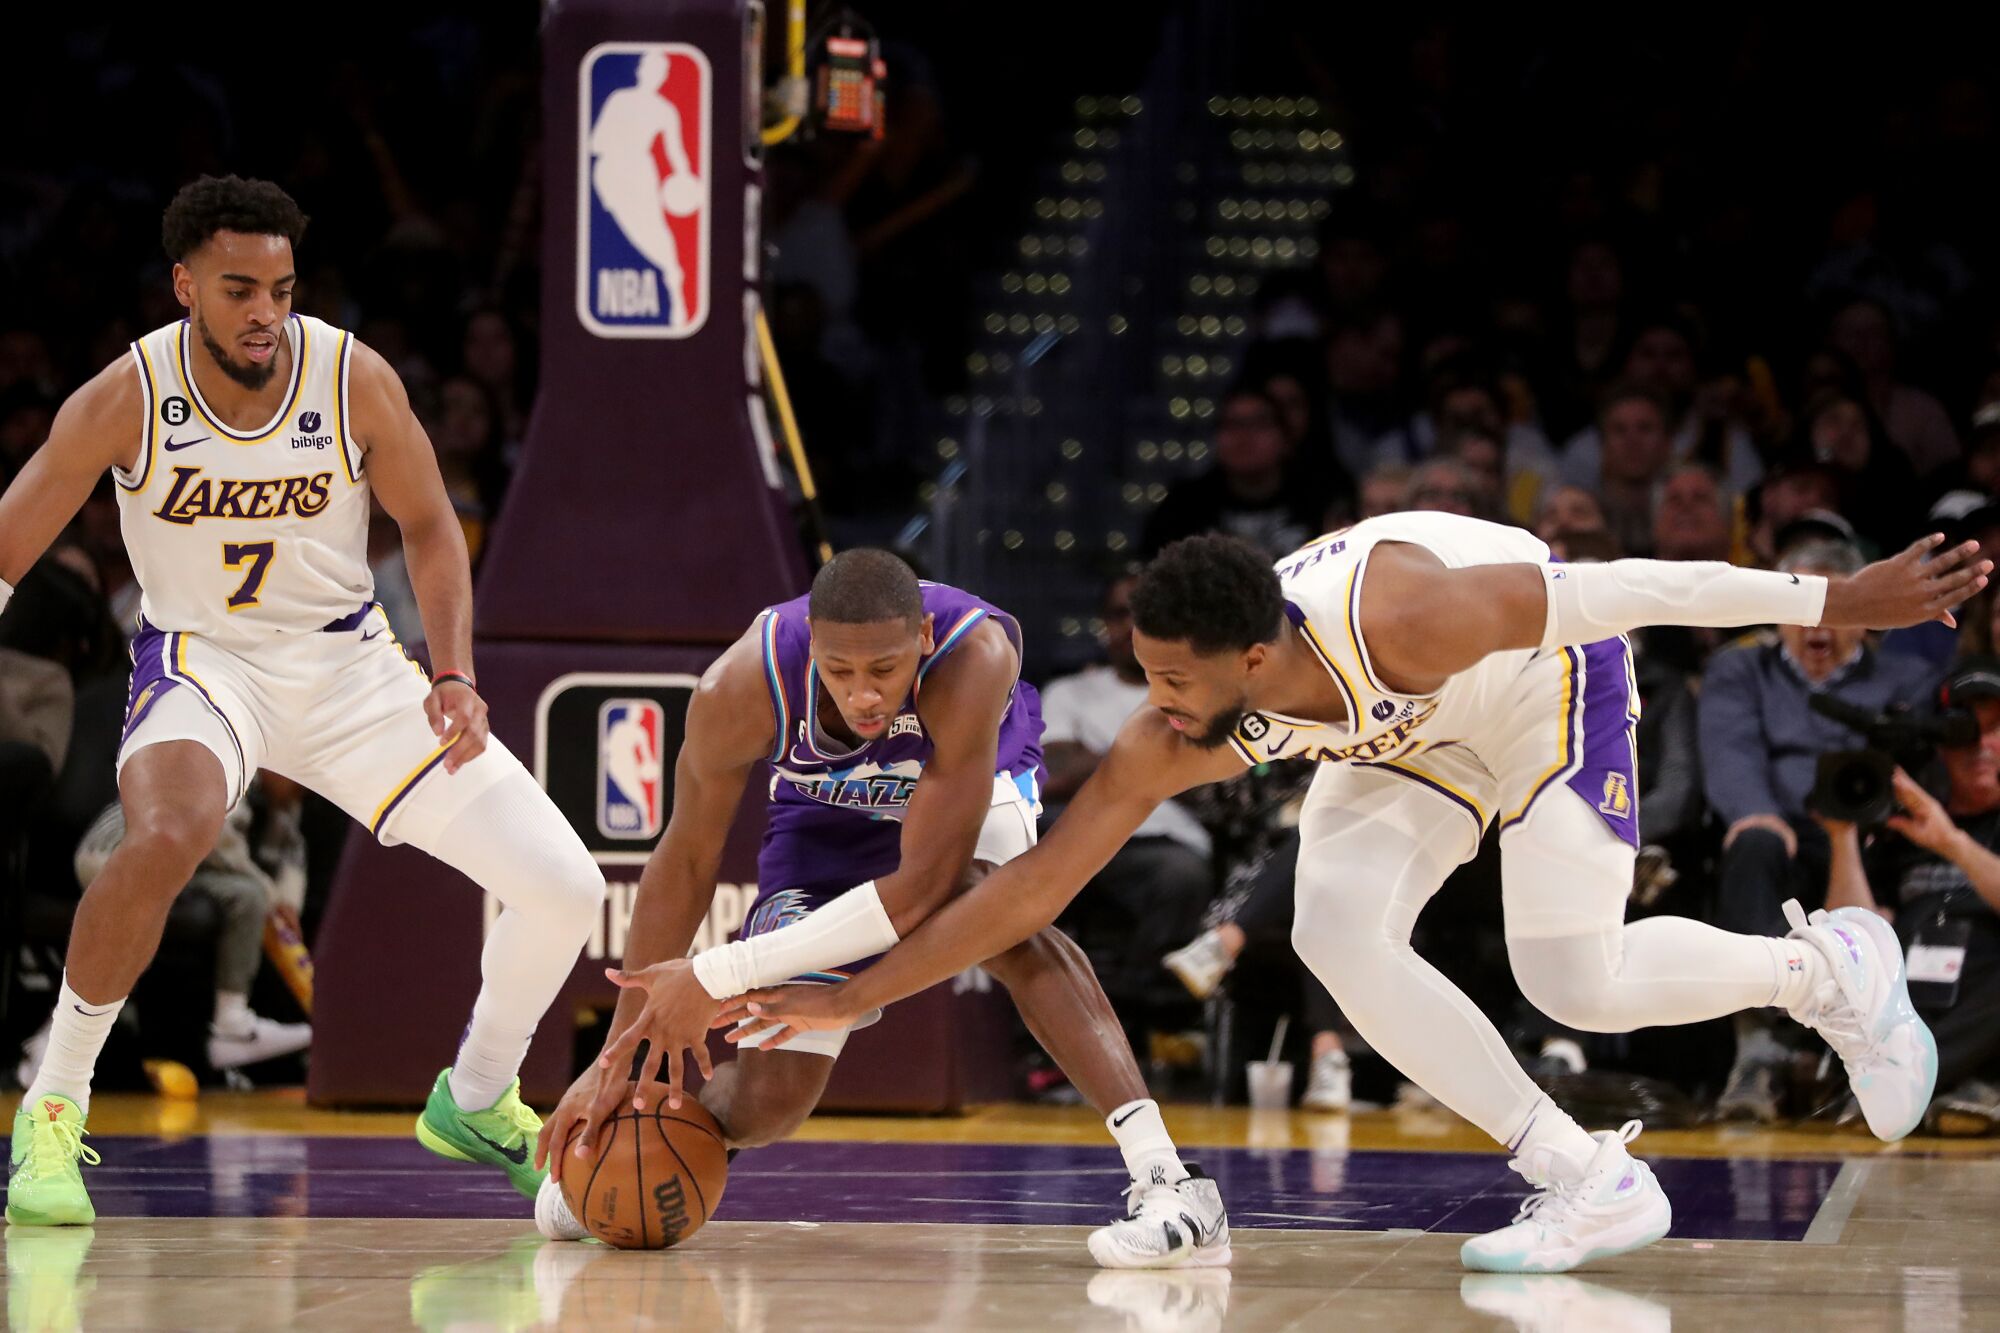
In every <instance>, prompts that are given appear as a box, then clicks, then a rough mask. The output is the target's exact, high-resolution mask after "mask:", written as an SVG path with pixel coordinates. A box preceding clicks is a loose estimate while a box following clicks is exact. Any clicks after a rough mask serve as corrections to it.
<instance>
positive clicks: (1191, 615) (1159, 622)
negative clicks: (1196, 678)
mask: <svg viewBox="0 0 2000 1333" xmlns="http://www.w3.org/2000/svg"><path fill="white" fill-rule="evenodd" d="M1284 618H1285V594H1284V592H1283V591H1282V590H1281V589H1280V588H1279V586H1278V575H1277V571H1276V570H1274V569H1273V568H1272V567H1271V558H1270V557H1269V556H1268V555H1266V554H1264V552H1263V551H1261V550H1259V549H1258V548H1257V547H1255V546H1252V545H1251V544H1250V543H1249V542H1246V541H1244V540H1243V539H1242V538H1240V537H1230V536H1225V535H1223V534H1221V533H1208V534H1205V535H1203V536H1199V537H1184V538H1182V539H1181V540H1180V541H1177V542H1173V543H1171V544H1170V545H1169V546H1167V548H1166V549H1165V550H1163V551H1161V552H1160V554H1159V555H1158V557H1156V558H1155V559H1154V561H1153V563H1152V564H1150V565H1148V566H1146V569H1145V571H1144V572H1143V573H1142V574H1140V575H1139V585H1138V586H1137V587H1136V588H1134V589H1132V624H1133V626H1134V627H1135V628H1136V629H1138V631H1139V632H1140V633H1142V634H1144V635H1145V636H1146V637H1147V638H1150V639H1173V640H1185V641H1186V642H1187V643H1188V644H1189V645H1191V646H1192V647H1193V648H1194V650H1195V651H1196V652H1198V653H1203V654H1207V653H1221V652H1241V651H1243V650H1244V649H1246V648H1248V647H1250V645H1252V644H1255V643H1269V642H1271V641H1272V640H1273V639H1275V638H1277V637H1278V631H1279V629H1280V627H1281V626H1282V625H1283V624H1284Z"/></svg>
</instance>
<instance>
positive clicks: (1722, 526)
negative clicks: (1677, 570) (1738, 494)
mask: <svg viewBox="0 0 2000 1333" xmlns="http://www.w3.org/2000/svg"><path fill="white" fill-rule="evenodd" d="M1735 516H1736V514H1735V506H1734V505H1732V504H1731V503H1730V501H1729V497H1728V496H1726V495H1724V494H1723V493H1722V483H1721V482H1720V481H1718V480H1717V479H1716V475H1715V472H1714V470H1713V469H1711V468H1709V467H1707V466H1705V465H1703V464H1701V463H1678V464H1676V465H1674V466H1673V467H1672V468H1669V469H1668V470H1667V478H1666V481H1665V482H1664V483H1662V485H1661V486H1660V499H1659V505H1658V508H1657V509H1656V510H1655V511H1654V514H1653V554H1654V555H1655V556H1657V557H1658V558H1660V559H1661V560H1727V559H1729V556H1730V552H1731V550H1732V549H1733V548H1734V545H1735V543H1734V541H1733V540H1732V529H1733V527H1734V521H1735Z"/></svg>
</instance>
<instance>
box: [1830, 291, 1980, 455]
mask: <svg viewBox="0 0 2000 1333" xmlns="http://www.w3.org/2000/svg"><path fill="white" fill-rule="evenodd" d="M1826 336H1827V341H1828V342H1830V343H1832V344H1833V345H1834V346H1835V347H1837V348H1839V349H1840V350H1841V351H1842V352H1845V353H1846V354H1847V355H1848V356H1849V357H1850V358H1852V359H1853V361H1854V364H1855V366H1856V368H1857V369H1859V371H1860V372H1861V378H1862V389H1863V391H1864V392H1865V393H1866V394H1867V395H1868V406H1869V408H1870V410H1872V411H1873V412H1874V414H1875V415H1876V416H1877V417H1878V418H1880V420H1881V422H1882V425H1883V427H1884V430H1885V431H1886V434H1887V437H1888V439H1889V440H1890V441H1891V442H1892V443H1894V444H1895V446H1896V447H1897V448H1899V449H1901V450H1902V451H1903V453H1904V455H1905V456H1906V457H1907V458H1908V460H1909V462H1910V464H1911V465H1912V467H1913V469H1914V470H1915V472H1916V474H1917V475H1918V476H1926V475H1928V474H1930V473H1932V472H1935V471H1936V470H1937V469H1938V468H1940V467H1942V466H1944V465H1945V464H1947V463H1949V462H1951V461H1952V460H1953V459H1954V458H1957V457H1958V434H1957V432H1956V431H1954V430H1953V429H1952V426H1951V416H1950V414H1949V413H1947V412H1946V411H1945V410H1944V406H1943V404H1941V403H1939V402H1938V400H1937V399H1935V398H1933V397H1931V396H1930V395H1929V394H1927V393H1925V392H1924V391H1923V390H1922V389H1919V388H1917V387H1916V386H1915V385H1912V384H1905V383H1903V382H1902V381H1901V380H1900V379H1898V378H1897V374H1896V371H1897V365H1896V352H1897V348H1896V327H1895V321H1894V319H1893V318H1892V317H1891V316H1890V314H1889V311H1888V309H1887V307H1885V306H1883V305H1882V304H1881V303H1880V302H1878V301H1874V300H1869V299H1865V298H1864V299H1862V300H1858V301H1850V302H1848V303H1847V304H1846V305H1845V306H1842V307H1841V309H1840V310H1839V311H1838V312H1837V313H1836V314H1835V315H1834V317H1833V321H1832V323H1831V324H1829V325H1828V327H1827V335H1826Z"/></svg>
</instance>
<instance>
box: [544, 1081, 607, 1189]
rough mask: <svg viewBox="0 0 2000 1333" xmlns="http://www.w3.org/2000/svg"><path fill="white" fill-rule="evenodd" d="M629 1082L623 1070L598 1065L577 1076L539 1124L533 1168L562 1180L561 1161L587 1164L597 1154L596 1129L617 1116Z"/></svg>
mask: <svg viewBox="0 0 2000 1333" xmlns="http://www.w3.org/2000/svg"><path fill="white" fill-rule="evenodd" d="M628 1082H629V1080H628V1079H627V1078H626V1077H625V1072H624V1071H623V1070H617V1069H604V1068H601V1067H599V1066H597V1065H591V1066H590V1067H589V1068H587V1069H585V1070H584V1071H583V1072H582V1073H581V1074H578V1075H577V1076H576V1082H574V1083H572V1084H570V1085H569V1091H568V1092H565V1093H564V1094H563V1098H562V1101H560V1102H558V1103H557V1104H556V1109H555V1111H554V1112H553V1113H552V1114H550V1116H549V1118H548V1119H547V1120H544V1121H543V1122H542V1132H541V1136H540V1137H539V1138H537V1139H536V1140H535V1165H536V1166H538V1167H545V1168H547V1170H548V1173H549V1174H550V1175H551V1176H553V1177H554V1178H555V1179H557V1180H561V1179H562V1173H563V1159H564V1158H566V1157H569V1156H571V1155H574V1156H577V1157H580V1158H582V1159H583V1160H584V1161H586V1162H587V1161H590V1160H591V1159H592V1157H593V1156H595V1154H596V1151H597V1130H598V1127H599V1126H601V1125H605V1124H609V1123H610V1121H611V1119H612V1117H614V1116H616V1115H617V1114H618V1111H619V1106H618V1103H619V1102H621V1101H623V1100H624V1097H625V1087H626V1084H627V1083H628ZM579 1130H580V1131H581V1132H580V1133H579V1132H578V1131H579ZM572 1134H575V1135H576V1139H575V1142H574V1143H572V1142H571V1141H570V1136H571V1135H572ZM565 1144H569V1147H570V1151H569V1152H564V1151H563V1145H565Z"/></svg>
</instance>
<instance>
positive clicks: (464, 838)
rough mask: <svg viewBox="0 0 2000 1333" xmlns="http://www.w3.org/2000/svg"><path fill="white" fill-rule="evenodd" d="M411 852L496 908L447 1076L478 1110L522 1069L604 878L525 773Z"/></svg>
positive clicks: (595, 908)
mask: <svg viewBox="0 0 2000 1333" xmlns="http://www.w3.org/2000/svg"><path fill="white" fill-rule="evenodd" d="M417 845H418V846H420V847H422V849H423V850H424V851H426V852H429V853H430V854H431V855H432V856H435V857H436V858H437V859H438V860H440V861H442V862H444V863H445V864H446V865H448V866H450V867H452V868H453V869H454V870H457V871H459V872H460V873H462V874H464V875H465V876H466V877H467V878H469V879H470V880H472V882H473V883H475V884H477V885H478V886H479V887H480V888H482V889H484V890H486V891H487V892H488V893H490V894H492V895H493V896H494V897H495V898H498V899H499V900H500V902H501V904H502V909H503V910H502V911H501V913H500V917H499V919H498V920H497V921H495V922H494V923H493V928H492V930H491V931H490V932H489V933H488V934H487V936H486V947H485V949H484V950H483V951H482V952H481V954H480V956H479V972H480V977H481V984H480V987H479V998H478V1000H477V1001H475V1002H474V1004H473V1006H472V1023H471V1025H470V1026H469V1027H467V1029H466V1032H465V1040H464V1042H463V1043H462V1044H461V1045H460V1047H459V1052H458V1058H457V1060H455V1061H454V1062H453V1065H452V1074H451V1091H452V1096H453V1099H454V1100H456V1101H457V1102H458V1104H459V1106H460V1107H461V1108H462V1109H464V1110H468V1111H479V1110H484V1109H485V1108H487V1107H488V1106H491V1105H492V1104H493V1103H494V1102H495V1101H497V1100H499V1098H500V1097H501V1095H502V1094H504V1093H505V1092H506V1091H507V1087H508V1085H509V1084H511V1083H512V1082H513V1081H514V1077H515V1075H516V1074H517V1073H519V1072H520V1067H521V1061H522V1059H523V1058H524V1057H525V1056H526V1055H527V1051H528V1042H529V1040H530V1039H531V1038H533V1036H534V1035H535V1027H536V1025H537V1024H538V1023H540V1022H541V1020H542V1014H543V1013H544V1012H546V1011H547V1009H548V1007H549V1005H550V1004H552V1003H553V1002H554V1001H555V998H556V992H557V991H559V990H560V989H561V988H562V984H563V982H564V981H565V980H567V979H568V977H569V974H570V969H571V968H573V967H575V966H576V957H577V953H578V951H579V950H581V949H582V948H583V945H584V941H585V940H587V939H589V938H590V932H591V930H592V928H593V927H594V926H595V925H596V924H597V920H598V914H599V913H600V912H601V911H602V910H603V904H604V875H603V873H602V872H601V871H599V870H598V868H597V863H596V862H595V861H594V860H593V859H592V858H591V855H590V853H589V852H588V851H587V850H585V848H584V845H583V843H582V841H581V840H579V839H578V838H577V836H576V833H575V831H574V830H573V829H571V828H570V826H569V823H568V821H566V820H565V819H564V818H563V817H562V814H561V813H560V812H559V811H558V810H557V809H556V807H555V804H554V802H552V801H550V800H549V798H548V796H547V795H546V794H544V793H543V791H542V789H541V787H540V786H539V785H537V784H536V782H535V780H534V778H533V777H531V776H529V774H528V773H527V771H526V770H525V769H523V770H519V771H517V772H514V773H512V774H510V775H508V777H506V778H505V779H503V780H502V781H500V782H498V783H495V784H494V785H493V787H491V788H490V789H489V790H487V791H486V792H485V793H484V794H482V795H481V796H480V797H479V798H478V799H476V800H475V801H473V802H472V803H471V804H470V805H468V806H467V807H466V808H465V809H464V810H463V811H461V812H460V813H459V815H458V817H457V818H455V819H453V820H452V821H451V823H449V824H447V825H446V826H445V828H444V830H443V831H442V832H440V833H438V834H437V835H435V836H434V837H429V838H425V839H423V840H422V841H420V842H418V843H417Z"/></svg>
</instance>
